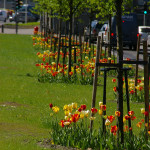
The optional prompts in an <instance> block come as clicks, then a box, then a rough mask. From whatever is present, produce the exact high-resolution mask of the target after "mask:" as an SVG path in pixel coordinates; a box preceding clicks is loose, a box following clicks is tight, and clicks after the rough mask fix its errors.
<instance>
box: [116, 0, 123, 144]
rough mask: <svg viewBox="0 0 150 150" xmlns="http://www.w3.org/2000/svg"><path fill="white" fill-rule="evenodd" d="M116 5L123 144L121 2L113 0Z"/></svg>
mask: <svg viewBox="0 0 150 150" xmlns="http://www.w3.org/2000/svg"><path fill="white" fill-rule="evenodd" d="M115 5H116V33H117V52H118V60H117V61H118V63H119V68H118V77H117V78H118V89H117V91H118V93H117V107H118V110H119V111H120V117H118V123H119V124H118V125H119V131H120V134H121V143H123V142H124V133H123V71H122V68H123V63H122V60H123V41H122V21H121V16H122V8H121V6H122V0H115ZM118 141H119V134H118Z"/></svg>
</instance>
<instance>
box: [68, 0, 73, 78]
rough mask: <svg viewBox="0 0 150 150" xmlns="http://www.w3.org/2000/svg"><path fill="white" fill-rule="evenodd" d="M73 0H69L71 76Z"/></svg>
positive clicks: (69, 68) (69, 63) (69, 69)
mask: <svg viewBox="0 0 150 150" xmlns="http://www.w3.org/2000/svg"><path fill="white" fill-rule="evenodd" d="M72 5H73V0H70V1H69V7H70V14H69V23H70V24H69V62H68V65H69V67H68V77H69V78H70V74H69V72H71V36H72V16H73V6H72Z"/></svg>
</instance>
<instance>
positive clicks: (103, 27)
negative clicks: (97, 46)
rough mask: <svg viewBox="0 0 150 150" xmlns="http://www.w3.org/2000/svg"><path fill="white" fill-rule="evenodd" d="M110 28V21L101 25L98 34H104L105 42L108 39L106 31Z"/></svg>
mask: <svg viewBox="0 0 150 150" xmlns="http://www.w3.org/2000/svg"><path fill="white" fill-rule="evenodd" d="M107 29H108V23H104V24H103V26H102V27H101V29H100V31H99V33H98V36H102V35H103V42H104V43H105V41H106V31H107Z"/></svg>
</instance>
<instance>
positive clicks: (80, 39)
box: [79, 34, 84, 80]
mask: <svg viewBox="0 0 150 150" xmlns="http://www.w3.org/2000/svg"><path fill="white" fill-rule="evenodd" d="M79 44H80V64H82V54H83V50H82V38H81V34H80V35H79ZM83 45H84V43H83ZM81 78H82V80H83V68H82V67H81Z"/></svg>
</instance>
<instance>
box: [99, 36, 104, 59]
mask: <svg viewBox="0 0 150 150" xmlns="http://www.w3.org/2000/svg"><path fill="white" fill-rule="evenodd" d="M103 36H104V34H103V33H102V36H101V45H100V55H99V58H100V59H101V54H102V45H103Z"/></svg>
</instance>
